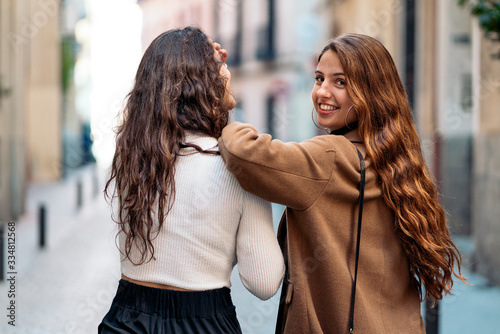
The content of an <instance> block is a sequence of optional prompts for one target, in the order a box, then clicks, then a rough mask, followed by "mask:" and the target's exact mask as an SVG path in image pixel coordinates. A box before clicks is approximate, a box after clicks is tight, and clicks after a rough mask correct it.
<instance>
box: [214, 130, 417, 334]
mask: <svg viewBox="0 0 500 334" xmlns="http://www.w3.org/2000/svg"><path fill="white" fill-rule="evenodd" d="M356 147H358V149H359V150H360V151H361V152H362V153H363V154H365V150H364V147H363V145H362V144H356V146H355V144H353V143H351V142H350V141H349V140H347V139H346V138H345V137H344V136H334V135H325V136H317V137H315V138H312V139H310V140H306V141H303V142H301V143H293V142H290V143H284V142H282V141H280V140H272V138H271V136H270V135H267V134H259V133H258V132H257V131H256V130H255V129H254V128H253V127H252V126H250V125H247V124H242V123H231V124H229V125H228V126H227V127H226V128H225V129H224V131H223V133H222V137H221V138H220V139H219V150H220V152H221V154H222V157H223V158H224V160H225V161H226V165H227V167H228V168H229V169H230V170H231V172H233V173H234V175H235V176H236V178H237V179H238V181H239V182H240V184H241V186H242V187H243V188H244V189H245V190H247V191H249V192H250V193H253V194H255V195H257V196H260V197H262V198H264V199H266V200H268V201H271V202H275V203H280V204H283V205H285V206H286V210H285V213H284V216H283V218H282V223H281V224H280V228H279V231H278V239H279V241H280V245H281V246H282V249H283V251H284V253H285V254H284V255H285V259H286V261H287V266H288V278H285V282H284V289H286V290H285V291H284V292H285V294H284V295H285V296H286V298H284V299H285V301H284V302H285V304H284V305H282V306H283V307H280V314H279V315H278V319H279V322H278V324H277V332H282V333H297V334H308V333H314V334H317V333H328V334H335V333H348V332H349V330H348V318H349V310H350V303H351V287H352V280H353V277H354V262H355V247H356V234H357V215H358V200H359V198H358V196H359V189H358V188H359V182H360V173H359V171H360V164H359V158H358V156H357V152H356ZM394 221H395V217H394V213H393V212H392V211H391V210H390V209H389V207H388V206H387V205H386V204H385V202H384V199H383V196H382V191H381V188H380V184H379V182H378V177H377V175H376V173H375V172H374V170H373V168H371V167H370V162H369V161H366V188H365V201H364V208H363V225H362V231H361V243H360V256H359V269H358V279H357V288H356V302H355V315H354V333H370V334H388V333H398V334H405V333H409V334H410V333H411V334H413V333H425V329H424V324H423V321H422V317H421V315H420V300H419V296H418V292H417V290H416V288H415V281H414V279H413V278H412V277H411V276H410V270H409V263H408V259H407V257H406V255H405V252H404V250H403V249H402V246H401V244H400V242H399V240H398V237H397V235H396V233H395V226H394ZM284 222H286V225H283V224H284ZM285 227H286V228H285ZM286 230H287V233H284V232H285V231H286ZM280 320H282V321H280Z"/></svg>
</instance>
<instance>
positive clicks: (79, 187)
mask: <svg viewBox="0 0 500 334" xmlns="http://www.w3.org/2000/svg"><path fill="white" fill-rule="evenodd" d="M82 204H83V191H82V180H78V181H77V182H76V209H77V210H80V209H81V208H82Z"/></svg>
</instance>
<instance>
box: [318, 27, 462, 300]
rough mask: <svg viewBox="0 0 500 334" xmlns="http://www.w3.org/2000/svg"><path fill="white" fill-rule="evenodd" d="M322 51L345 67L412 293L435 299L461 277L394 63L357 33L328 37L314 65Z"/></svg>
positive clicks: (384, 51) (382, 49)
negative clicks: (406, 265)
mask: <svg viewBox="0 0 500 334" xmlns="http://www.w3.org/2000/svg"><path fill="white" fill-rule="evenodd" d="M328 50H332V51H334V52H336V53H337V55H338V57H339V59H340V62H341V64H342V67H343V69H344V73H345V76H346V89H347V91H348V93H349V96H350V98H351V100H352V102H353V104H354V105H355V107H356V110H357V111H358V113H359V132H360V135H361V138H362V139H363V142H364V144H365V146H366V154H367V159H369V160H370V161H371V164H372V166H373V168H374V169H375V171H376V172H377V174H378V175H379V177H380V181H381V186H382V190H383V195H384V199H385V202H386V203H387V205H388V206H389V207H390V208H391V209H392V210H393V211H394V212H395V215H396V226H395V227H396V231H397V233H398V234H399V237H400V240H401V243H402V245H403V248H404V250H405V251H406V254H407V256H408V259H409V263H410V271H411V273H412V274H413V276H414V277H415V279H416V288H417V290H418V291H419V293H420V297H421V299H422V300H425V299H426V298H429V299H430V300H433V301H438V300H440V299H442V298H443V296H444V295H446V294H448V293H450V292H451V290H452V287H453V278H452V276H453V275H454V276H455V277H457V278H459V279H460V280H462V281H465V278H464V277H463V276H462V275H461V271H460V263H461V257H460V254H459V252H458V250H457V248H456V246H455V244H454V243H453V241H452V240H451V238H450V235H449V231H448V226H447V224H446V216H445V212H444V210H443V208H442V206H441V205H440V203H439V199H438V193H437V189H436V186H435V184H434V182H433V180H432V178H431V174H430V172H429V171H428V168H427V166H426V164H425V162H424V158H423V155H422V151H421V146H420V140H419V137H418V134H417V131H416V128H415V125H414V121H413V114H412V111H411V107H410V103H409V100H408V96H407V94H406V91H405V89H404V86H403V83H402V82H401V79H400V77H399V75H398V71H397V68H396V66H395V64H394V61H393V59H392V57H391V55H390V53H389V52H388V51H387V49H386V48H385V47H384V46H383V45H382V44H381V43H380V42H378V41H377V40H376V39H374V38H372V37H370V36H366V35H361V34H346V35H342V36H340V37H337V38H335V39H332V40H331V41H330V42H329V43H328V45H327V46H326V47H325V48H324V49H323V51H322V52H321V53H320V55H319V58H318V61H319V60H320V59H321V56H322V55H323V54H324V53H325V52H326V51H328ZM455 264H456V265H457V269H456V270H455ZM422 287H423V288H425V290H422ZM424 291H425V292H424Z"/></svg>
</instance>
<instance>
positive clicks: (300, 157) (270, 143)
mask: <svg viewBox="0 0 500 334" xmlns="http://www.w3.org/2000/svg"><path fill="white" fill-rule="evenodd" d="M219 150H220V152H221V155H222V158H223V159H224V161H225V162H226V166H227V168H228V169H229V170H230V171H231V172H232V173H233V174H234V175H235V177H236V178H237V179H238V182H239V183H240V185H241V186H242V188H243V189H245V190H247V191H248V192H250V193H252V194H255V195H257V196H259V197H262V198H264V199H266V200H268V201H270V202H275V203H280V204H283V205H286V206H288V207H291V208H294V209H298V210H304V209H307V208H308V207H309V206H310V205H312V203H314V201H315V200H316V199H317V198H318V197H319V195H320V194H321V193H322V191H323V190H324V188H325V187H326V185H327V183H328V182H329V179H330V176H331V174H332V170H333V168H334V160H335V151H334V150H333V149H328V148H327V147H325V144H324V139H323V140H321V139H317V138H313V139H311V140H307V141H305V142H302V143H294V142H289V143H284V142H282V141H280V140H272V138H271V136H270V135H268V134H259V133H258V132H257V130H256V129H255V128H254V127H253V126H251V125H249V124H244V123H237V122H234V123H230V124H228V125H227V126H226V127H225V128H224V130H223V132H222V136H221V138H220V139H219Z"/></svg>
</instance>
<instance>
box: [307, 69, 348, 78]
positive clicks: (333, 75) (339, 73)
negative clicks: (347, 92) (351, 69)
mask: <svg viewBox="0 0 500 334" xmlns="http://www.w3.org/2000/svg"><path fill="white" fill-rule="evenodd" d="M314 73H319V74H324V73H323V72H321V71H318V70H316V71H314ZM339 75H342V76H345V74H344V73H343V72H336V73H333V74H332V77H336V76H339Z"/></svg>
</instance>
